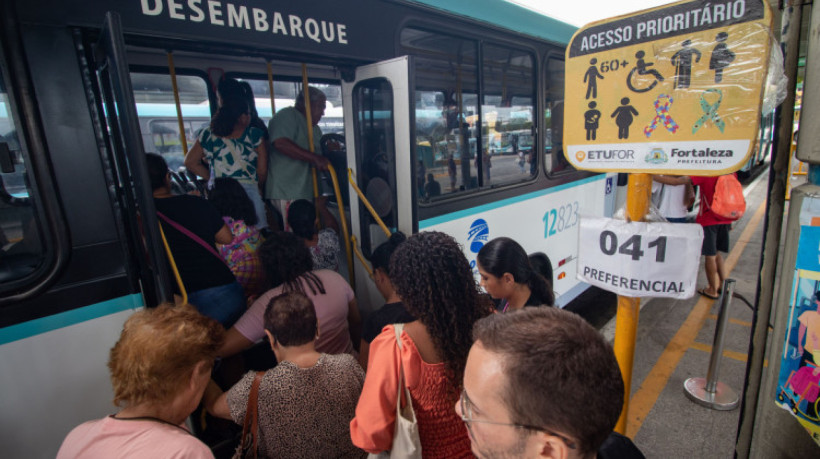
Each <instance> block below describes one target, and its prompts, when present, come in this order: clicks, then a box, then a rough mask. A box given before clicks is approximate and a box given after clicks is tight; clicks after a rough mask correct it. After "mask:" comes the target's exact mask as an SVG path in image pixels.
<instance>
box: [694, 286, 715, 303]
mask: <svg viewBox="0 0 820 459" xmlns="http://www.w3.org/2000/svg"><path fill="white" fill-rule="evenodd" d="M698 293H700V294H701V295H702V296H705V297H706V298H709V299H710V300H716V299H718V297H717V296H715V295H710V294H708V293H706V287H703V288H702V289H700V290H698Z"/></svg>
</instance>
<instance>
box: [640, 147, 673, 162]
mask: <svg viewBox="0 0 820 459" xmlns="http://www.w3.org/2000/svg"><path fill="white" fill-rule="evenodd" d="M644 161H646V162H648V163H649V164H664V163H666V162H668V161H669V155H667V154H666V152H665V151H663V148H653V149H652V151H650V152H649V153H648V154H647V155H646V157H644Z"/></svg>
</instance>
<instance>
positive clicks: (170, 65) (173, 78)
mask: <svg viewBox="0 0 820 459" xmlns="http://www.w3.org/2000/svg"><path fill="white" fill-rule="evenodd" d="M168 71H169V72H170V73H171V87H172V88H173V89H174V105H176V108H177V123H178V124H179V141H180V142H181V143H182V154H185V153H188V139H186V138H185V123H183V121H182V105H180V103H179V88H178V87H177V71H176V68H175V67H174V53H173V52H172V51H168Z"/></svg>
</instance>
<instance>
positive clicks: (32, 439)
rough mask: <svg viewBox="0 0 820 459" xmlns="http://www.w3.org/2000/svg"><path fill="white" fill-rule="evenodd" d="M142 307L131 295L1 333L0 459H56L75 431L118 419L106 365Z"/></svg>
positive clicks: (16, 326) (31, 322)
mask: <svg viewBox="0 0 820 459" xmlns="http://www.w3.org/2000/svg"><path fill="white" fill-rule="evenodd" d="M141 301H142V300H141V297H140V296H139V295H129V296H125V297H121V298H117V299H114V300H110V301H106V302H104V303H99V304H95V305H91V306H87V307H84V308H80V309H75V310H72V311H69V312H66V313H62V314H57V315H53V316H49V317H47V318H44V319H37V320H34V321H30V322H25V323H22V324H18V325H15V326H12V327H7V328H4V329H0V343H1V345H0V386H2V387H3V394H4V395H3V397H0V445H2V449H3V457H6V458H18V457H19V458H49V457H54V456H55V455H56V454H57V450H58V448H59V447H60V444H61V443H62V439H63V438H65V436H66V435H67V434H68V432H69V431H70V430H71V429H72V428H74V427H75V426H77V425H79V424H81V423H83V422H85V421H89V420H92V419H99V418H101V417H103V416H105V415H108V414H112V413H114V412H116V407H114V405H113V404H112V400H113V393H112V390H111V383H110V379H109V373H108V368H107V366H106V362H108V354H109V351H110V349H111V347H113V346H114V344H115V343H116V342H117V339H118V338H119V335H120V331H121V330H122V325H123V323H124V322H125V320H126V319H127V318H128V317H129V316H130V315H131V314H132V313H133V312H134V311H135V310H137V309H138V308H139V307H141Z"/></svg>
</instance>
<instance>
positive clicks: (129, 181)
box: [93, 12, 172, 305]
mask: <svg viewBox="0 0 820 459" xmlns="http://www.w3.org/2000/svg"><path fill="white" fill-rule="evenodd" d="M94 60H95V62H94V64H93V65H94V70H95V73H96V79H97V81H96V82H97V85H98V88H99V93H100V101H99V104H100V105H101V107H99V108H100V109H101V111H100V113H101V114H103V119H102V120H101V122H102V124H103V127H102V134H103V138H104V143H105V148H106V150H107V155H108V158H107V161H108V162H109V164H110V166H111V168H112V169H113V170H112V176H113V177H112V180H113V182H114V183H113V184H114V188H115V194H116V203H117V209H116V212H117V214H119V215H118V216H119V219H120V221H122V222H123V224H124V228H123V230H124V231H125V235H124V236H125V240H126V244H127V251H128V254H129V265H130V267H129V270H128V272H129V275H130V276H131V278H132V281H134V282H133V283H134V285H139V287H140V288H141V289H142V293H143V295H144V296H145V302H146V305H156V304H158V303H160V302H164V301H171V300H172V297H171V296H170V291H168V287H169V286H170V285H171V284H170V281H169V279H170V278H169V275H168V270H167V268H166V265H165V261H164V253H163V252H162V250H163V248H162V239H161V237H160V234H159V226H158V223H157V218H156V211H155V209H154V199H153V196H152V190H151V185H150V180H149V178H148V169H147V166H146V162H145V153H144V151H145V150H144V149H143V144H142V136H141V133H140V127H139V119H138V118H137V104H136V102H135V101H134V93H133V89H132V86H131V79H130V76H129V73H128V63H127V62H126V59H125V43H124V40H123V36H122V26H121V23H120V17H119V15H118V14H116V13H111V12H109V13H106V15H105V21H104V23H103V28H102V33H101V36H100V40H99V42H98V43H97V47H96V49H95V54H94ZM135 275H136V279H134V277H135ZM138 283H139V284H138Z"/></svg>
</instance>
